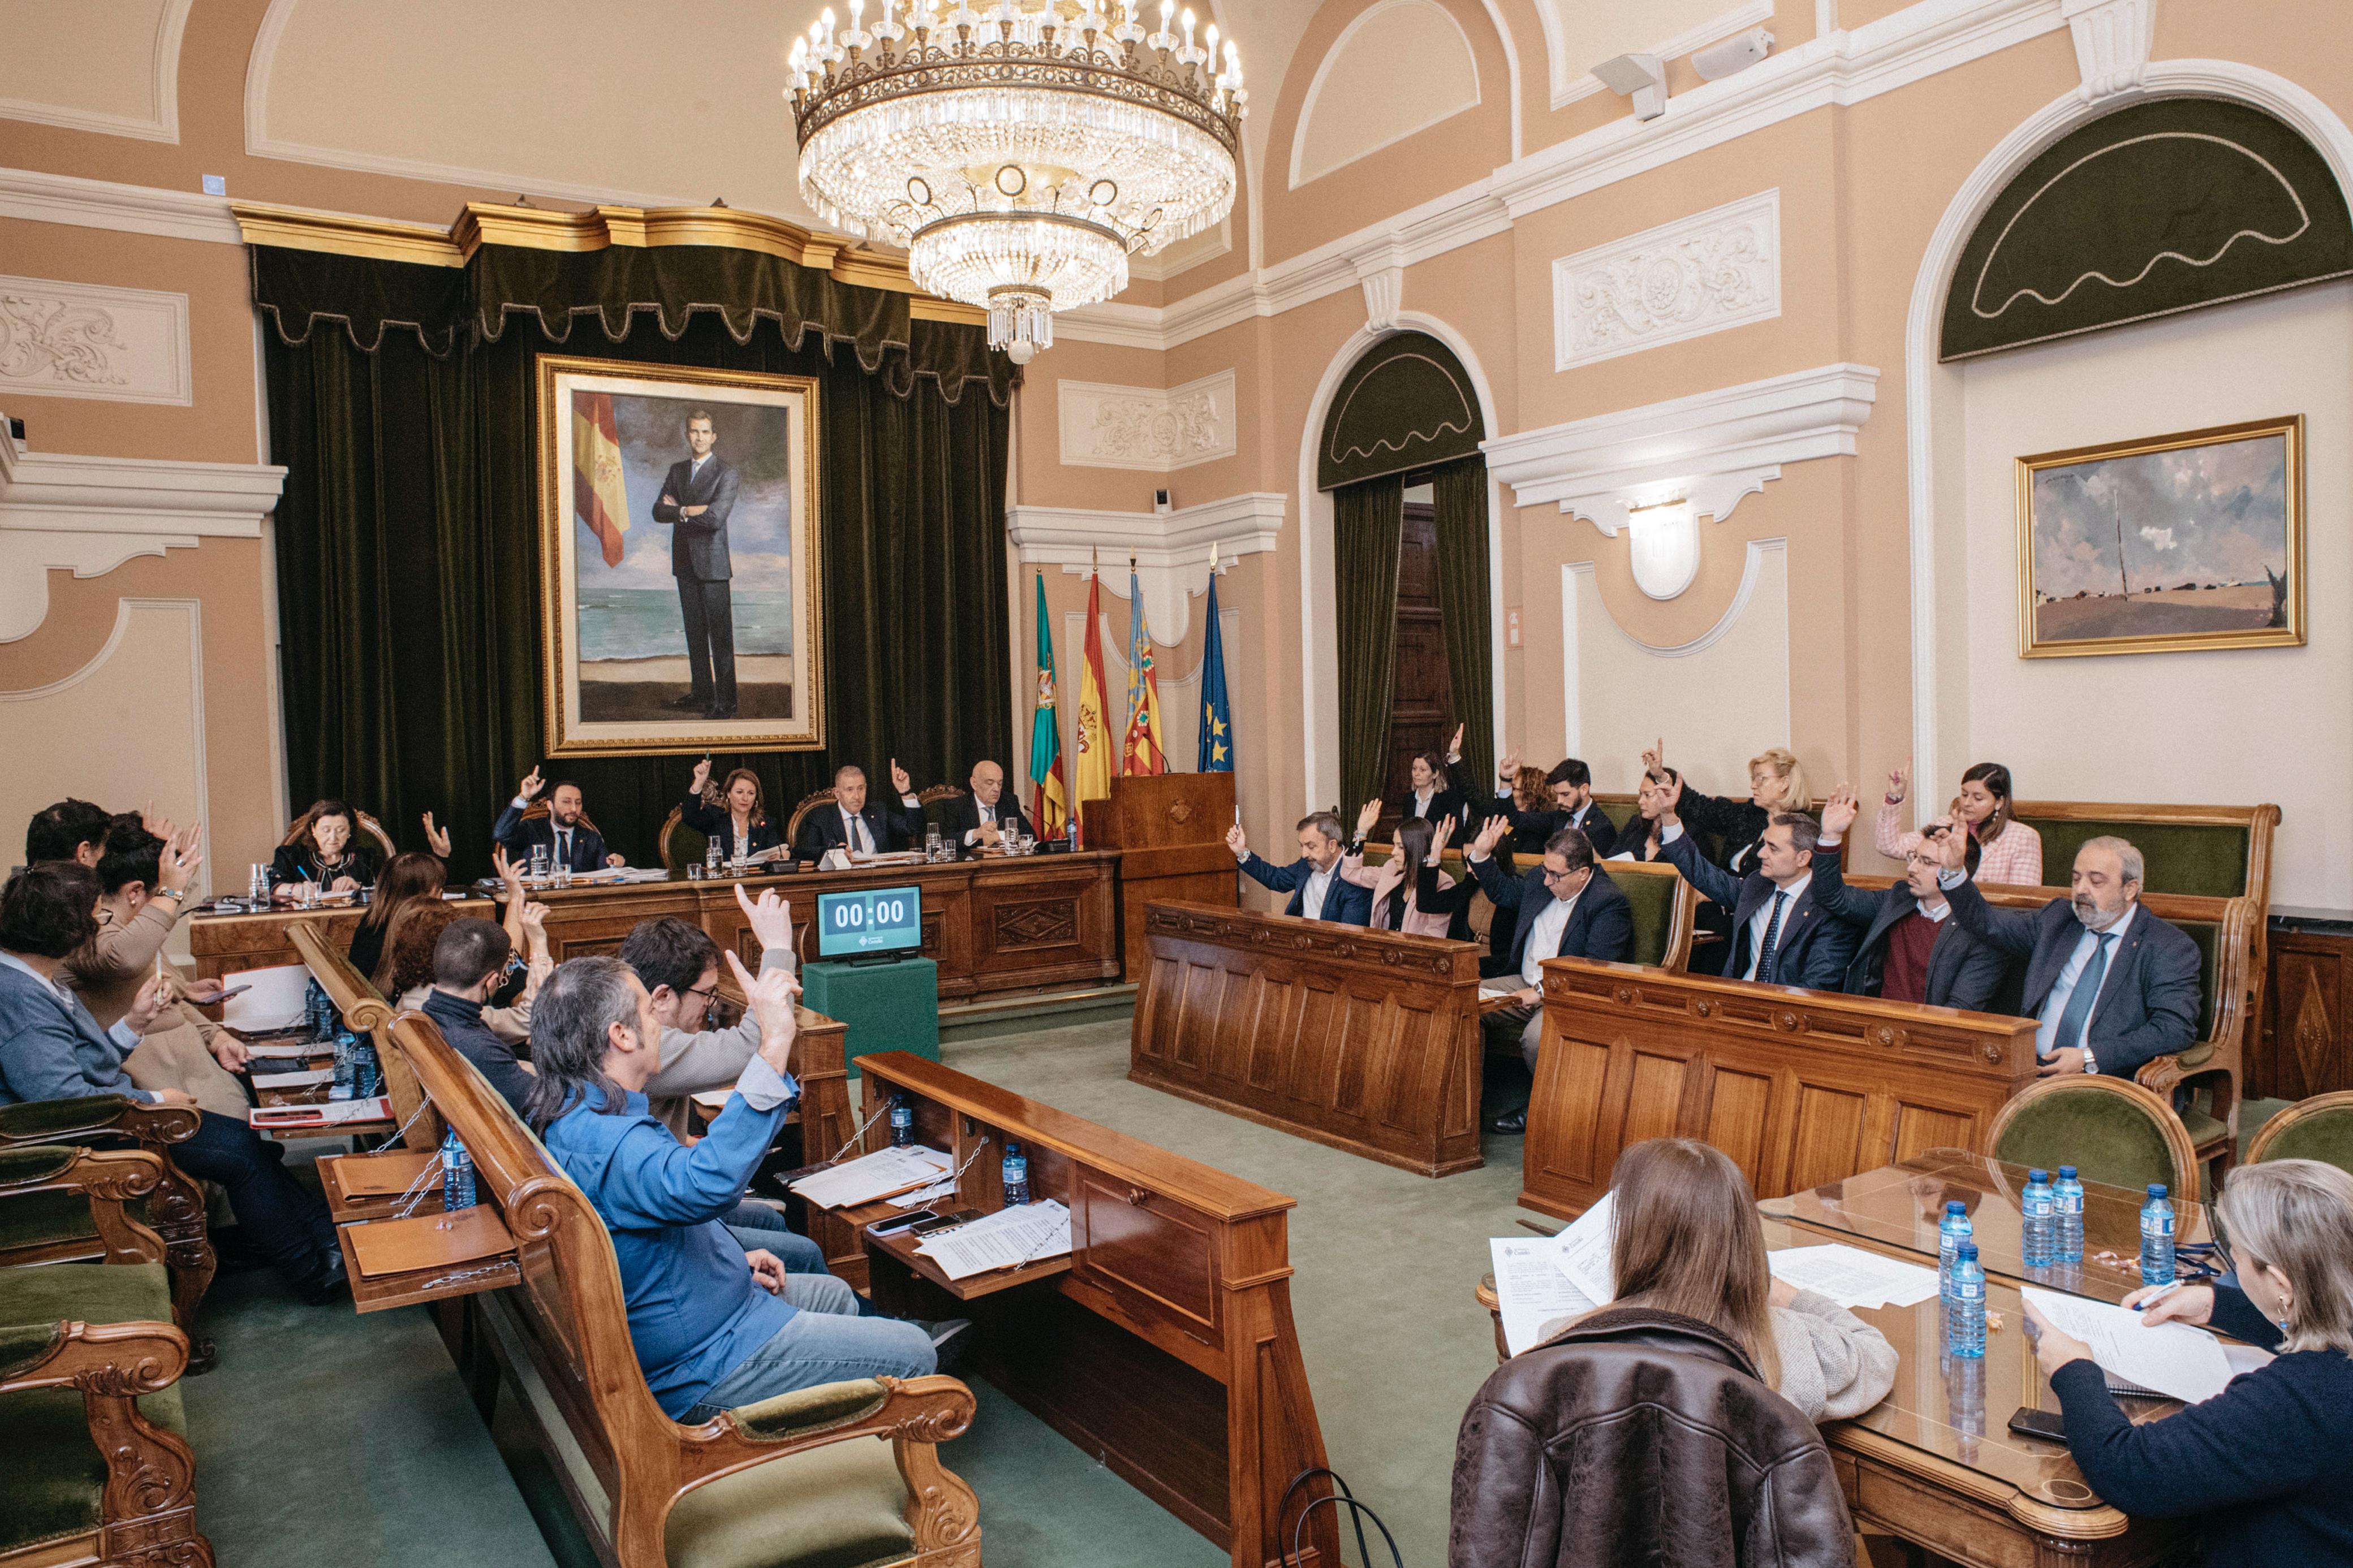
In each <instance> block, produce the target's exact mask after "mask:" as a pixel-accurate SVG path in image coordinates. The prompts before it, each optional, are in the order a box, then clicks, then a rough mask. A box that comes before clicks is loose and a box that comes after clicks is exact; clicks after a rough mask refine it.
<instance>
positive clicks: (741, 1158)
mask: <svg viewBox="0 0 2353 1568" xmlns="http://www.w3.org/2000/svg"><path fill="white" fill-rule="evenodd" d="M727 963H728V966H729V967H730V968H731V969H732V970H733V972H734V975H735V983H736V984H738V985H739V986H741V987H742V988H743V992H744V997H745V998H746V1000H747V1001H748V1002H749V1003H750V1005H751V1010H752V1014H753V1016H754V1017H755V1018H757V1019H758V1020H759V1026H760V1048H759V1050H758V1052H757V1053H756V1054H755V1055H754V1057H753V1058H752V1059H751V1060H750V1061H749V1062H748V1063H746V1064H745V1065H744V1073H743V1076H742V1077H741V1078H740V1079H737V1081H736V1085H735V1092H734V1093H733V1094H731V1095H730V1096H728V1099H727V1104H726V1107H725V1109H724V1110H721V1111H720V1113H719V1116H718V1119H717V1120H716V1121H713V1122H712V1124H711V1130H710V1131H709V1132H708V1133H706V1134H705V1135H704V1137H703V1138H702V1141H701V1142H698V1143H696V1144H695V1145H694V1146H693V1147H692V1148H687V1147H684V1146H682V1145H681V1143H680V1142H678V1140H677V1139H676V1138H675V1137H673V1136H672V1135H671V1133H670V1129H669V1128H667V1127H665V1126H663V1125H662V1124H661V1122H659V1121H656V1120H655V1119H654V1117H653V1116H652V1115H651V1114H650V1112H649V1110H648V1107H647V1103H646V1097H645V1086H646V1084H647V1083H648V1082H649V1080H651V1079H652V1078H653V1075H654V1072H655V1070H656V1069H657V1068H659V1066H660V1062H661V1024H660V1021H659V1019H658V1018H657V1017H656V1016H654V1005H653V999H652V997H651V995H650V994H649V993H648V992H647V990H646V987H645V983H644V982H643V981H641V980H639V979H638V976H637V974H636V973H635V972H634V971H633V970H631V969H630V968H629V966H628V964H626V963H622V962H621V961H620V960H619V959H617V958H605V957H596V958H575V959H573V960H571V961H569V962H568V963H563V964H561V965H559V966H557V968H556V971H555V973H554V974H553V975H551V976H549V978H548V980H547V982H546V984H543V985H542V986H541V987H540V992H539V1000H538V1002H537V1003H536V1005H534V1007H533V1015H532V1052H533V1058H534V1064H535V1065H536V1066H537V1068H539V1072H538V1076H537V1079H536V1080H535V1081H534V1082H533V1084H532V1086H531V1093H530V1098H529V1099H528V1100H527V1101H526V1104H525V1114H526V1116H527V1117H528V1119H529V1121H530V1122H531V1125H532V1128H533V1131H536V1132H538V1134H539V1135H540V1137H541V1139H542V1140H543V1142H545V1143H546V1145H547V1148H548V1152H550V1153H552V1154H554V1156H555V1159H556V1163H559V1164H561V1165H562V1166H563V1167H564V1169H565V1173H566V1174H568V1175H569V1176H571V1178H572V1179H573V1180H574V1181H575V1182H576V1183H578V1184H579V1185H580V1189H581V1191H582V1192H583V1193H585V1194H587V1197H588V1201H589V1202H590V1203H591V1204H592V1205H595V1206H596V1213H597V1215H599V1216H600V1217H601V1218H602V1219H603V1220H604V1221H605V1224H606V1226H607V1228H609V1229H610V1230H611V1231H612V1233H613V1250H614V1251H615V1253H616V1254H617V1255H618V1258H619V1259H620V1265H621V1285H622V1289H623V1290H624V1291H625V1292H626V1294H627V1295H628V1305H629V1339H630V1342H631V1343H633V1344H634V1345H635V1346H636V1348H637V1352H638V1366H639V1367H640V1368H641V1369H642V1370H643V1371H644V1373H645V1374H646V1383H647V1385H648V1386H649V1388H651V1389H652V1391H653V1395H654V1399H655V1401H656V1402H657V1403H659V1405H661V1407H662V1410H663V1411H664V1412H665V1413H666V1414H667V1415H670V1417H671V1418H672V1419H674V1420H681V1421H686V1422H689V1423H693V1422H700V1421H705V1420H708V1419H710V1418H711V1417H712V1416H713V1415H717V1414H718V1413H719V1412H720V1411H723V1410H728V1409H732V1408H733V1407H735V1406H737V1405H750V1404H753V1403H755V1402H756V1401H759V1400H762V1399H766V1398H769V1397H771V1396H773V1395H776V1394H786V1393H789V1392H791V1391H792V1390H794V1389H797V1388H809V1387H814V1386H816V1385H817V1384H826V1383H840V1382H844V1381H847V1380H849V1379H854V1378H863V1377H877V1376H883V1375H889V1376H892V1377H920V1376H923V1374H924V1373H929V1372H932V1371H934V1369H935V1367H936V1366H937V1364H938V1350H937V1347H938V1345H939V1344H941V1343H944V1342H946V1341H947V1340H948V1339H950V1338H951V1337H952V1336H954V1335H955V1333H956V1332H957V1331H960V1330H961V1329H963V1328H964V1327H965V1325H964V1324H963V1323H962V1322H961V1321H955V1322H950V1323H942V1324H937V1325H934V1326H932V1327H930V1328H929V1329H926V1328H925V1327H923V1326H922V1325H918V1324H915V1323H909V1322H901V1321H897V1320H894V1319H890V1318H861V1317H859V1316H858V1315H857V1312H858V1298H857V1294H856V1292H854V1291H853V1290H851V1289H850V1288H849V1286H848V1285H846V1284H844V1283H842V1282H841V1281H840V1280H839V1279H834V1278H832V1277H831V1276H829V1275H824V1274H788V1273H786V1270H785V1267H784V1265H783V1264H782V1263H781V1262H779V1261H778V1260H777V1258H776V1256H775V1255H774V1254H773V1253H770V1252H768V1251H767V1250H766V1249H765V1245H764V1240H763V1237H762V1235H761V1233H760V1232H758V1231H740V1232H739V1231H736V1230H733V1229H732V1228H731V1227H729V1226H727V1225H726V1224H725V1223H723V1220H724V1216H725V1215H727V1214H728V1213H729V1212H730V1211H732V1210H733V1208H734V1207H735V1205H737V1204H738V1203H739V1202H741V1201H742V1199H743V1195H744V1184H745V1183H746V1182H748V1181H750V1180H751V1178H752V1173H753V1172H754V1170H755V1169H756V1168H757V1167H758V1165H759V1163H760V1159H761V1156H763V1155H764V1154H765V1153H766V1152H767V1151H768V1146H769V1145H770V1144H771V1143H772V1142H775V1140H776V1132H777V1131H778V1130H779V1129H780V1128H781V1127H782V1126H783V1124H784V1121H785V1115H786V1111H787V1110H789V1109H790V1108H791V1107H792V1106H793V1105H794V1104H795V1103H796V1102H797V1100H799V1098H800V1086H799V1085H798V1084H797V1083H796V1082H794V1080H793V1078H792V1075H791V1071H790V1068H791V1061H792V1050H793V1039H794V1035H795V1031H796V1027H797V1021H796V1016H795V1012H794V1000H793V999H794V996H795V994H797V992H798V990H799V986H798V985H797V984H795V983H794V980H793V977H792V975H791V974H789V973H786V971H784V970H782V969H768V970H765V971H764V972H763V973H761V974H760V976H759V977H758V978H757V979H754V977H753V976H752V975H751V974H750V973H748V972H747V971H746V970H745V969H744V964H743V961H742V960H741V959H738V958H737V957H736V956H735V954H734V952H733V951H732V950H731V951H730V952H728V953H727Z"/></svg>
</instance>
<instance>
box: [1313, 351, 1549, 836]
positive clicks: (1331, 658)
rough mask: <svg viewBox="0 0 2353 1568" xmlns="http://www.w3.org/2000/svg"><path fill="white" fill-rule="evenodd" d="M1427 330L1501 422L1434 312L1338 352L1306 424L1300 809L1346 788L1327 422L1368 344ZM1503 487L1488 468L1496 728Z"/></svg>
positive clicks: (1484, 383)
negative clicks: (1325, 484)
mask: <svg viewBox="0 0 2353 1568" xmlns="http://www.w3.org/2000/svg"><path fill="white" fill-rule="evenodd" d="M1406 331H1422V332H1428V333H1429V334H1430V336H1431V337H1433V338H1436V339H1437V340H1438V341H1439V342H1442V343H1444V344H1445V345H1446V346H1447V347H1448V348H1449V349H1450V350H1451V351H1452V352H1453V353H1454V357H1455V358H1456V359H1458V360H1460V361H1461V363H1462V368H1463V370H1464V371H1465V372H1466V373H1467V374H1469V375H1470V377H1471V390H1472V393H1473V394H1474V395H1476V396H1477V397H1478V399H1479V418H1480V422H1481V423H1482V425H1483V426H1485V427H1486V429H1487V431H1488V432H1489V434H1491V435H1492V434H1493V433H1494V432H1495V431H1497V430H1499V429H1501V428H1502V422H1501V420H1500V419H1499V418H1498V416H1497V413H1496V407H1495V395H1494V389H1493V383H1491V382H1490V381H1489V380H1488V379H1487V372H1486V369H1485V367H1483V366H1482V365H1481V364H1480V363H1479V356H1478V353H1476V352H1475V351H1474V350H1473V349H1472V346H1471V343H1470V340H1468V339H1467V338H1465V337H1464V336H1463V335H1462V334H1461V332H1459V331H1455V330H1454V328H1453V327H1451V326H1450V325H1448V324H1447V323H1446V322H1445V321H1440V319H1439V318H1437V317H1436V316H1432V315H1430V314H1427V313H1426V312H1424V311H1420V310H1399V311H1398V312H1397V316H1396V321H1395V324H1394V325H1392V326H1387V327H1374V326H1372V325H1370V324H1367V325H1365V326H1362V327H1359V328H1357V329H1356V331H1355V332H1354V333H1353V334H1351V335H1350V337H1349V339H1348V341H1347V342H1345V343H1342V344H1341V345H1340V347H1339V348H1338V349H1336V350H1335V351H1334V353H1333V356H1332V359H1331V362H1330V363H1328V364H1326V365H1325V366H1324V376H1323V379H1322V380H1321V381H1319V382H1317V383H1316V385H1315V395H1314V398H1312V399H1311V400H1310V401H1309V403H1308V405H1307V423H1306V426H1305V427H1304V428H1303V429H1302V430H1301V432H1300V437H1299V666H1300V676H1301V679H1300V683H1299V689H1300V740H1301V761H1302V763H1303V767H1302V776H1303V783H1304V785H1305V789H1304V793H1303V796H1302V809H1303V810H1305V811H1314V810H1317V809H1320V807H1319V805H1318V804H1317V803H1319V802H1324V803H1328V802H1330V801H1332V800H1336V799H1337V798H1338V792H1339V788H1340V717H1339V706H1340V677H1339V668H1338V659H1337V657H1336V655H1335V652H1334V648H1333V642H1332V638H1333V637H1334V636H1335V634H1336V633H1337V631H1338V614H1339V610H1338V603H1337V600H1336V599H1335V595H1334V586H1333V582H1332V552H1333V542H1332V498H1331V496H1329V495H1328V494H1326V493H1325V492H1324V491H1323V490H1320V489H1316V488H1315V469H1316V453H1317V448H1318V447H1321V445H1322V444H1323V439H1324V419H1325V418H1326V417H1327V416H1329V415H1330V414H1331V412H1332V400H1333V398H1334V397H1335V395H1337V394H1338V393H1339V390H1340V383H1341V381H1342V380H1343V379H1344V378H1345V376H1346V375H1347V374H1348V371H1349V368H1350V367H1351V366H1353V365H1354V364H1355V363H1356V361H1357V360H1359V359H1361V358H1363V357H1364V353H1365V351H1366V350H1367V349H1369V348H1371V347H1372V346H1373V345H1374V344H1375V343H1377V342H1380V341H1381V340H1382V339H1384V338H1390V337H1395V336H1396V335H1397V334H1398V333H1399V332H1406ZM1503 506H1504V500H1503V489H1502V487H1501V485H1500V484H1499V483H1498V481H1497V480H1496V479H1495V475H1494V471H1493V469H1492V468H1490V469H1489V470H1488V473H1487V606H1488V611H1489V615H1488V626H1487V668H1488V682H1487V683H1488V687H1489V698H1490V706H1491V707H1492V708H1493V724H1494V732H1495V735H1496V737H1497V738H1498V739H1499V740H1500V739H1501V738H1502V736H1503V734H1504V613H1503V612H1504V530H1503V515H1504V513H1503Z"/></svg>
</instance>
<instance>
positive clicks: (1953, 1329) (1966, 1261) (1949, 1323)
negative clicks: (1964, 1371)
mask: <svg viewBox="0 0 2353 1568" xmlns="http://www.w3.org/2000/svg"><path fill="white" fill-rule="evenodd" d="M1985 1283H1986V1281H1985V1270H1984V1269H1983V1268H1978V1244H1977V1243H1976V1242H1974V1241H1965V1242H1963V1243H1961V1245H1960V1246H1959V1247H1956V1248H1954V1250H1953V1289H1952V1295H1951V1297H1950V1298H1949V1299H1948V1300H1947V1302H1946V1304H1945V1351H1946V1353H1947V1354H1948V1355H1951V1356H1954V1357H1956V1358H1957V1359H1959V1360H1963V1361H1968V1360H1976V1359H1978V1358H1981V1357H1982V1356H1984V1354H1985Z"/></svg>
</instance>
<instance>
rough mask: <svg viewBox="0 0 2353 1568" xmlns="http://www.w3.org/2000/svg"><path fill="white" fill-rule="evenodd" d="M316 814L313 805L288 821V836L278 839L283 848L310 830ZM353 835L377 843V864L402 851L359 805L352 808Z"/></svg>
mask: <svg viewBox="0 0 2353 1568" xmlns="http://www.w3.org/2000/svg"><path fill="white" fill-rule="evenodd" d="M316 815H317V810H316V808H315V807H313V808H312V809H311V810H309V811H305V812H304V813H303V814H302V815H301V816H298V817H296V818H295V819H294V820H293V821H291V822H290V823H288V824H287V825H286V837H283V838H280V840H279V841H278V846H279V847H280V848H281V849H282V848H284V847H286V846H287V845H289V844H292V843H295V842H296V841H298V840H299V839H301V837H302V836H303V835H304V834H306V833H308V832H310V831H311V817H312V816H316ZM352 835H353V837H355V838H357V837H365V838H367V839H368V840H370V841H371V842H373V843H374V844H375V851H376V855H377V860H376V864H377V865H379V866H382V865H385V864H387V863H389V862H390V861H391V859H392V858H393V857H394V856H395V855H397V854H399V853H400V847H399V846H398V845H396V844H395V843H394V842H393V841H392V835H391V834H389V833H386V832H385V830H384V824H383V823H381V822H378V821H377V820H376V819H375V817H373V816H369V815H368V814H367V813H366V812H364V811H362V810H360V809H359V807H357V806H353V808H352Z"/></svg>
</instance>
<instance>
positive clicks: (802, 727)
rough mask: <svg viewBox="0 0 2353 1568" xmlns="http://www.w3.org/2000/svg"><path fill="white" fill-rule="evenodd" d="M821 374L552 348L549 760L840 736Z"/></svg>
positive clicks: (544, 626)
mask: <svg viewBox="0 0 2353 1568" xmlns="http://www.w3.org/2000/svg"><path fill="white" fill-rule="evenodd" d="M817 421H818V384H817V382H816V381H815V380H814V379H813V378H811V377H808V376H799V375H769V374H760V373H756V372H748V371H716V370H694V369H687V368H683V367H680V366H674V365H647V364H636V363H628V362H625V361H615V360H593V359H575V358H569V357H566V356H564V355H559V354H542V355H541V356H539V496H540V624H541V637H542V641H543V653H544V655H545V668H546V678H545V687H544V697H545V706H546V717H547V735H546V750H547V752H548V754H549V755H551V756H593V755H608V756H609V755H621V754H628V753H658V752H701V751H706V750H710V749H712V748H719V749H723V750H729V751H747V750H754V749H782V750H815V749H820V748H822V747H823V746H824V744H825V689H824V679H823V672H824V668H825V620H824V613H825V612H824V603H823V600H822V597H821V596H820V595H819V594H818V570H819V565H820V563H819V560H818V519H817V495H818V423H817Z"/></svg>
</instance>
